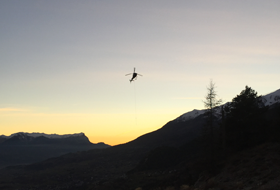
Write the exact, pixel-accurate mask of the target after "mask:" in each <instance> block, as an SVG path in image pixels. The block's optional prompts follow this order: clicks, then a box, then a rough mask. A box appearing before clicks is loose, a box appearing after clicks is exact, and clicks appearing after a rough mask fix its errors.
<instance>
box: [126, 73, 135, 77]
mask: <svg viewBox="0 0 280 190" xmlns="http://www.w3.org/2000/svg"><path fill="white" fill-rule="evenodd" d="M132 74H133V73H129V74H126V75H125V76H127V75H132Z"/></svg>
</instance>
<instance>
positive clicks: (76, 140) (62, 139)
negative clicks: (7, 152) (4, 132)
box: [1, 132, 93, 145]
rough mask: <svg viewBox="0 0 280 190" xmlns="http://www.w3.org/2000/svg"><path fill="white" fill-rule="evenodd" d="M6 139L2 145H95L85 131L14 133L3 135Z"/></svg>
mask: <svg viewBox="0 0 280 190" xmlns="http://www.w3.org/2000/svg"><path fill="white" fill-rule="evenodd" d="M2 138H5V139H6V140H4V141H2V143H1V144H2V145H43V144H45V145H48V144H49V145H50V144H57V145H59V144H64V145H93V144H92V143H91V142H90V141H89V140H88V138H87V137H86V136H85V134H84V133H78V134H72V135H57V134H44V133H24V132H19V133H14V134H12V135H10V136H2Z"/></svg>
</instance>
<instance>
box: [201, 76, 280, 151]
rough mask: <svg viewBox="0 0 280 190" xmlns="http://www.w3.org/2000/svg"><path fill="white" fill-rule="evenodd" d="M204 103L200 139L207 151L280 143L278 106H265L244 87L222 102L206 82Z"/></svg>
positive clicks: (249, 88)
mask: <svg viewBox="0 0 280 190" xmlns="http://www.w3.org/2000/svg"><path fill="white" fill-rule="evenodd" d="M203 102H204V106H205V108H206V113H205V117H206V123H205V127H204V130H203V138H204V142H205V147H206V149H207V151H208V152H209V153H210V154H211V155H213V154H215V153H217V152H228V151H239V150H243V149H246V148H250V147H252V146H256V145H259V144H261V143H264V142H268V141H270V142H271V141H277V142H280V106H279V103H278V104H277V106H274V108H269V107H268V106H265V105H264V103H263V102H262V96H258V93H257V92H256V91H255V90H253V89H252V88H251V87H249V86H246V87H245V89H244V90H242V91H241V93H240V94H238V95H237V96H236V97H234V98H233V99H232V101H231V102H229V103H226V104H224V105H221V104H222V100H221V99H218V98H217V92H216V86H215V84H214V83H213V81H212V80H211V81H210V84H209V86H208V87H207V95H206V97H205V100H204V101H203Z"/></svg>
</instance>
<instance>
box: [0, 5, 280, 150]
mask: <svg viewBox="0 0 280 190" xmlns="http://www.w3.org/2000/svg"><path fill="white" fill-rule="evenodd" d="M279 10H280V1H279V0H266V1H263V0H211V1H209V0H176V1H172V0H152V1H151V0H141V1H136V0H114V1H113V0H111V1H110V0H104V1H100V0H79V1H77V0H60V1H56V0H25V1H22V0H1V1H0V135H1V134H3V135H10V134H13V133H16V132H44V133H47V134H53V133H56V134H72V133H80V132H84V133H85V135H86V136H87V137H88V138H89V139H90V141H91V142H93V143H98V142H105V143H107V144H110V145H116V144H122V143H125V142H128V141H131V140H133V139H135V138H137V137H138V136H140V135H142V134H145V133H148V132H151V131H154V130H157V129H159V128H161V127H162V126H163V125H165V124H166V123H167V122H168V121H170V120H173V119H175V118H177V117H179V116H180V115H182V114H184V113H186V112H188V111H191V110H193V109H204V105H203V102H202V101H203V100H204V97H205V95H206V94H207V89H206V88H207V86H208V85H209V82H210V80H213V82H214V83H215V84H216V91H217V94H218V98H221V99H223V101H224V102H227V101H231V100H232V98H234V97H235V96H236V95H237V94H239V93H240V92H241V91H242V90H243V89H245V86H246V85H248V86H250V87H252V88H253V89H254V90H256V91H257V92H258V95H265V94H268V93H271V92H273V91H275V90H277V89H279V88H280V83H279V81H280V75H279V71H280V62H279V61H280V24H279V23H280V11H279ZM133 68H136V72H137V73H139V74H141V75H143V76H142V77H141V76H138V78H137V80H136V81H135V82H132V83H130V82H129V79H130V76H125V75H126V74H128V73H131V72H133Z"/></svg>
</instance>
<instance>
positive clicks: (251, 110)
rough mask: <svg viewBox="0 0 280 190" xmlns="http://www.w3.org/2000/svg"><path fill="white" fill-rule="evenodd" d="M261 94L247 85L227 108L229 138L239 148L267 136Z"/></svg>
mask: <svg viewBox="0 0 280 190" xmlns="http://www.w3.org/2000/svg"><path fill="white" fill-rule="evenodd" d="M261 105H262V101H261V96H258V95H257V92H256V91H255V90H253V89H252V88H250V87H248V86H246V87H245V90H243V91H242V92H241V93H240V95H237V96H236V97H235V98H233V99H232V102H231V103H230V104H229V106H228V108H227V109H226V110H227V114H226V117H227V119H226V120H227V121H226V122H227V140H228V143H229V144H230V145H231V146H232V147H234V148H237V149H243V148H246V147H249V146H252V145H255V144H257V143H259V142H261V141H262V140H263V137H265V134H264V133H265V129H264V123H265V120H264V114H263V113H264V112H265V108H263V107H262V106H261Z"/></svg>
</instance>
